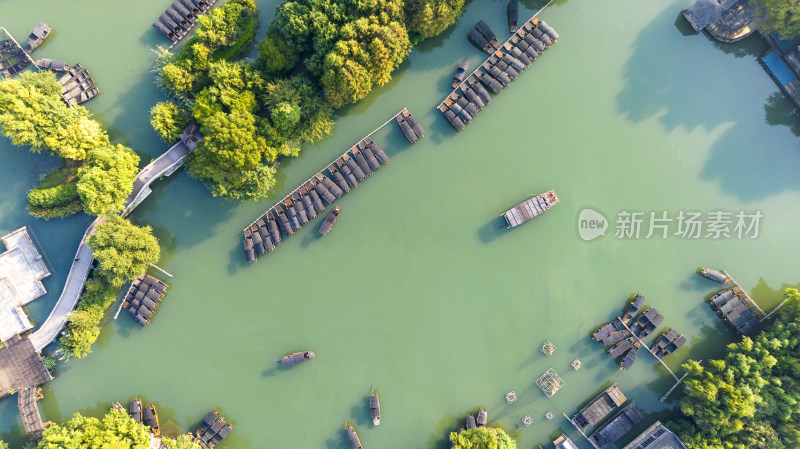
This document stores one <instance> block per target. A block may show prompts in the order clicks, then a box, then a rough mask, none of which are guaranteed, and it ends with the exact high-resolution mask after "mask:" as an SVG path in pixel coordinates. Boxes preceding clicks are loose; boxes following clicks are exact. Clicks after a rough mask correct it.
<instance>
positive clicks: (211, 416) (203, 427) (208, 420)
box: [195, 409, 219, 438]
mask: <svg viewBox="0 0 800 449" xmlns="http://www.w3.org/2000/svg"><path fill="white" fill-rule="evenodd" d="M218 417H219V412H218V411H217V410H216V409H214V410H211V411H210V412H208V414H207V415H206V417H205V418H203V422H201V423H200V426H199V427H198V428H197V430H196V431H195V435H197V438H200V437H202V436H203V435H204V434H205V433H206V432H207V431H208V429H210V428H211V425H212V424H214V421H216V420H217V418H218Z"/></svg>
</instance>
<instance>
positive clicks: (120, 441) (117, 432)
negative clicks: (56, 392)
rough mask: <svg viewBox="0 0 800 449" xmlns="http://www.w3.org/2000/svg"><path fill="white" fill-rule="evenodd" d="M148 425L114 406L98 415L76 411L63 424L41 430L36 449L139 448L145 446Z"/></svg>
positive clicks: (147, 438) (147, 437)
mask: <svg viewBox="0 0 800 449" xmlns="http://www.w3.org/2000/svg"><path fill="white" fill-rule="evenodd" d="M148 441H149V428H148V427H147V426H146V425H144V424H137V423H136V422H135V421H134V420H133V418H131V417H130V416H129V415H128V414H127V413H125V412H124V411H117V410H114V409H111V410H109V412H108V413H107V414H106V415H105V416H104V417H103V418H102V419H97V418H90V417H86V416H83V415H81V414H80V413H76V414H75V415H73V416H72V418H70V419H69V420H67V421H66V422H64V423H63V424H52V425H50V427H47V428H46V429H45V430H44V432H43V433H42V440H41V441H40V442H39V444H38V445H37V446H36V447H37V449H84V448H98V449H99V448H103V449H140V448H144V447H147V443H148Z"/></svg>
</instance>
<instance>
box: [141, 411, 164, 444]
mask: <svg viewBox="0 0 800 449" xmlns="http://www.w3.org/2000/svg"><path fill="white" fill-rule="evenodd" d="M143 415H144V416H143V418H144V419H143V421H144V423H145V424H146V425H147V426H148V427H150V430H151V431H152V432H153V435H155V436H159V435H161V428H160V427H159V424H158V412H157V411H156V407H155V406H154V405H153V404H147V406H146V407H145V408H144V414H143Z"/></svg>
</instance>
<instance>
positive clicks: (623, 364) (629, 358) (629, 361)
mask: <svg viewBox="0 0 800 449" xmlns="http://www.w3.org/2000/svg"><path fill="white" fill-rule="evenodd" d="M639 346H640V345H639V343H636V344H634V345H633V347H632V348H631V349H629V350H628V352H626V353H625V355H624V356H622V360H621V361H620V363H619V369H621V370H623V369H629V368H630V367H631V366H633V363H634V362H636V355H637V354H638V353H639Z"/></svg>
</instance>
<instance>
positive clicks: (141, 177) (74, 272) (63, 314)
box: [30, 128, 199, 351]
mask: <svg viewBox="0 0 800 449" xmlns="http://www.w3.org/2000/svg"><path fill="white" fill-rule="evenodd" d="M187 130H188V128H187ZM192 131H193V130H188V131H184V134H182V135H181V140H180V141H179V142H178V143H176V144H175V145H173V146H172V147H171V148H170V149H169V150H167V151H166V152H164V154H162V155H161V156H159V157H158V158H156V159H155V160H154V161H153V162H151V163H149V164H148V165H147V166H146V167H144V168H143V169H142V171H140V172H139V174H138V175H136V178H135V180H134V182H133V191H132V192H131V194H130V195H129V196H128V198H127V200H126V204H127V205H126V207H125V210H123V211H122V213H121V214H120V215H121V216H123V217H124V216H126V215H128V214H129V213H130V212H131V211H133V209H135V208H136V206H138V205H139V204H141V203H142V201H143V200H144V199H145V198H147V196H148V195H149V194H150V193H151V192H152V191H151V190H150V184H152V183H153V181H155V180H156V179H159V178H160V177H162V176H168V175H170V174H172V173H174V172H175V171H176V170H177V169H178V168H180V166H181V165H183V163H184V162H185V161H186V157H187V156H188V155H189V153H190V152H191V151H192V150H194V144H195V143H196V141H197V139H199V137H198V136H199V135H198V134H193V132H192ZM103 221H105V219H104V218H101V217H98V218H97V219H95V220H94V221H93V222H92V224H91V225H89V228H88V229H86V232H85V233H84V234H83V238H82V239H81V241H80V243H79V244H78V250H77V251H76V253H75V259H74V261H73V262H72V266H71V267H70V270H69V274H68V275H67V282H66V283H65V284H64V289H63V290H62V291H61V296H59V298H58V301H57V302H56V304H55V306H53V310H52V311H51V312H50V315H49V316H48V317H47V319H46V320H45V322H44V323H42V325H41V326H39V328H38V329H37V330H36V331H35V332H34V333H32V334H31V336H30V339H31V342H33V345H34V347H35V348H36V350H37V351H41V350H42V349H44V348H45V347H46V346H47V345H49V344H50V343H52V342H54V341H55V340H56V338H58V334H59V333H60V332H61V330H62V329H63V328H64V326H65V325H66V324H67V317H68V316H69V314H70V312H72V310H73V309H74V308H75V306H76V305H77V304H78V300H79V299H80V296H81V292H83V284H84V283H85V282H86V279H87V278H88V277H89V269H90V268H91V266H92V262H93V261H94V255H93V253H92V250H91V248H89V245H88V244H87V243H86V242H87V240H88V239H89V237H90V236H91V235H92V233H94V229H95V227H96V226H97V225H98V224H100V223H102V222H103Z"/></svg>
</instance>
